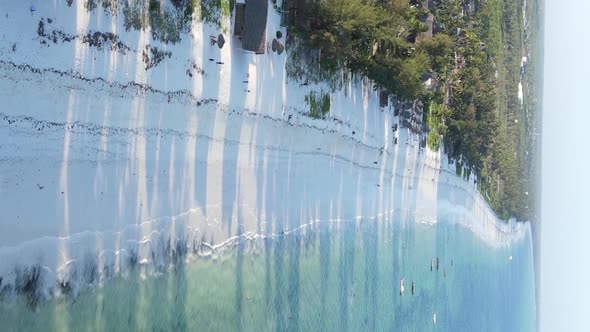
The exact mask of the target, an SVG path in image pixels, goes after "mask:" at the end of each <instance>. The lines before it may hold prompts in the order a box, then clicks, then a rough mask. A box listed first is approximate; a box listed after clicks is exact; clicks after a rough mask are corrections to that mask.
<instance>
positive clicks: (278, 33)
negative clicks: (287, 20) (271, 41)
mask: <svg viewBox="0 0 590 332" xmlns="http://www.w3.org/2000/svg"><path fill="white" fill-rule="evenodd" d="M281 38H283V33H282V32H281V31H277V39H281Z"/></svg>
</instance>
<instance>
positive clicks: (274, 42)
mask: <svg viewBox="0 0 590 332" xmlns="http://www.w3.org/2000/svg"><path fill="white" fill-rule="evenodd" d="M277 44H278V43H277V39H276V38H273V39H272V51H273V52H276V51H277Z"/></svg>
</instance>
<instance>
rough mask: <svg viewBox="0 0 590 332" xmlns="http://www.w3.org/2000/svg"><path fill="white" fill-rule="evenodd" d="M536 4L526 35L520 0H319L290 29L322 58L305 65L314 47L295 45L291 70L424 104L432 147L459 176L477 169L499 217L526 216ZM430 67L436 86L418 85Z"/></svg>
mask: <svg viewBox="0 0 590 332" xmlns="http://www.w3.org/2000/svg"><path fill="white" fill-rule="evenodd" d="M538 1H540V0H529V1H528V5H527V7H526V13H527V14H526V15H527V17H528V21H529V24H528V27H527V30H526V31H528V32H527V34H528V35H525V27H524V22H523V18H522V17H523V16H522V10H523V8H524V4H523V0H487V1H474V2H472V3H473V4H474V5H475V6H474V7H471V6H470V3H471V2H470V1H459V0H457V1H442V0H441V1H434V4H435V6H434V8H431V9H430V10H427V9H425V8H422V1H416V0H389V1H387V0H385V1H370V0H369V1H368V0H325V1H314V2H312V4H311V6H310V8H308V10H307V13H306V20H307V21H306V22H305V24H301V23H299V24H296V26H294V27H291V28H292V31H294V33H293V34H294V35H295V36H296V38H297V40H298V41H299V42H300V43H301V44H302V45H303V46H304V47H306V49H307V50H315V54H319V56H316V57H315V58H316V59H317V63H316V64H315V65H312V66H309V67H308V68H306V69H298V68H300V67H301V66H300V65H297V64H301V63H303V62H304V61H305V60H304V59H305V57H306V56H309V54H314V53H312V52H310V51H308V52H307V53H306V52H302V51H299V50H297V48H294V49H295V52H292V53H291V54H292V55H293V59H290V60H295V61H292V62H293V63H294V64H295V65H292V67H290V66H289V64H288V65H287V66H288V67H287V71H288V74H289V75H291V77H294V78H296V79H305V80H306V81H307V80H310V79H311V80H315V81H317V80H322V79H328V81H329V82H332V83H334V82H339V81H342V80H343V77H353V76H354V75H363V76H366V77H368V78H369V79H371V80H373V81H374V82H375V85H376V86H377V87H379V88H382V89H385V90H387V91H389V92H391V93H392V94H394V95H395V96H396V97H397V98H398V99H399V100H415V99H419V100H422V101H423V102H424V105H427V107H428V112H425V116H426V123H427V124H428V127H429V129H430V131H429V132H428V134H427V136H426V142H427V144H428V146H429V147H430V148H431V149H434V150H437V149H439V148H440V147H441V146H444V150H445V153H447V155H448V156H449V157H450V158H451V159H453V160H455V161H457V166H456V167H457V172H458V174H459V175H463V176H466V178H468V177H469V175H470V174H471V173H472V172H474V173H475V175H477V176H478V178H479V179H480V181H479V182H478V186H479V189H480V190H481V191H482V192H483V193H485V195H484V197H486V198H487V199H488V202H489V203H490V205H491V206H492V208H493V209H494V210H495V211H496V212H497V213H498V215H499V216H500V217H502V218H504V219H507V218H509V217H516V218H518V219H521V220H523V219H528V218H530V214H529V211H532V208H531V209H530V210H529V208H528V206H531V207H532V201H531V199H530V198H528V197H527V195H526V192H530V191H532V190H531V179H532V177H531V169H532V167H533V164H534V162H533V160H534V156H533V154H534V152H535V151H534V150H535V149H534V142H535V139H534V137H535V132H536V129H535V128H536V126H537V120H536V116H535V114H536V111H537V109H536V108H537V107H538V106H537V105H538V104H537V103H538V102H537V98H536V87H535V86H534V83H533V84H531V83H532V82H534V81H535V80H538V78H539V76H538V74H535V72H534V71H533V72H531V71H530V69H529V71H527V73H526V75H524V76H525V77H524V79H523V90H524V93H525V98H524V99H525V100H524V105H521V101H520V100H519V98H518V84H519V82H520V81H521V58H522V56H523V55H524V54H527V52H531V48H532V49H533V52H532V53H533V58H535V55H534V53H535V50H536V49H535V47H536V46H535V45H537V44H538V40H537V39H536V30H537V29H538V28H539V25H538V24H537V20H536V18H537V17H538V16H539V12H538V10H537V9H536V8H538ZM429 14H431V16H428V15H429ZM429 17H430V18H434V25H433V28H434V27H435V28H436V31H434V34H433V36H432V37H430V32H431V31H429V30H430V27H428V26H427V25H426V23H429V19H428V18H429ZM531 22H533V24H531ZM527 38H528V41H527ZM302 59H303V60H302ZM531 64H534V62H531ZM529 68H530V67H529ZM427 73H428V74H429V76H430V77H433V78H435V79H436V81H437V82H438V83H437V84H436V85H435V87H433V88H432V89H429V90H426V89H425V88H424V85H423V84H422V82H421V77H422V76H423V75H424V74H427ZM334 85H335V84H332V86H334ZM441 137H443V140H442V141H441V139H440V138H441Z"/></svg>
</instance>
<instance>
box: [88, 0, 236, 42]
mask: <svg viewBox="0 0 590 332" xmlns="http://www.w3.org/2000/svg"><path fill="white" fill-rule="evenodd" d="M84 5H85V8H86V9H87V10H88V11H92V10H94V9H96V8H97V7H98V5H101V6H102V8H103V9H104V11H105V12H106V13H107V14H109V15H117V14H118V13H119V8H121V13H122V14H123V19H124V21H123V24H124V26H125V29H127V30H130V29H134V30H144V29H146V28H148V27H149V28H150V31H151V34H152V38H154V39H155V40H159V41H161V42H163V43H172V44H175V43H178V42H180V41H181V35H182V34H183V33H188V32H189V30H190V27H191V23H192V21H193V20H197V21H204V22H207V23H210V24H214V25H217V26H218V27H219V28H221V27H222V24H221V22H222V18H223V17H229V15H230V12H231V10H230V8H231V6H232V5H233V4H232V3H230V0H170V1H169V2H168V1H163V0H138V1H131V2H128V1H127V0H86V2H85V3H84Z"/></svg>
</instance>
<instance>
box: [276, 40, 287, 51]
mask: <svg viewBox="0 0 590 332" xmlns="http://www.w3.org/2000/svg"><path fill="white" fill-rule="evenodd" d="M284 50H285V45H283V43H282V42H281V41H280V40H278V41H277V53H279V54H281V53H283V51H284Z"/></svg>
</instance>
